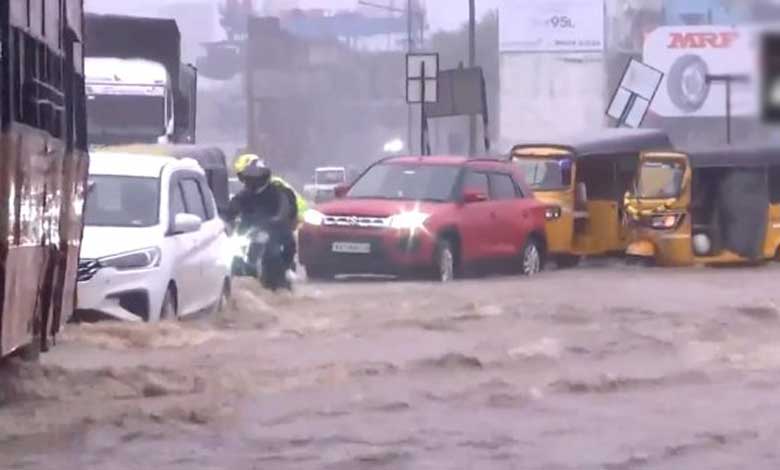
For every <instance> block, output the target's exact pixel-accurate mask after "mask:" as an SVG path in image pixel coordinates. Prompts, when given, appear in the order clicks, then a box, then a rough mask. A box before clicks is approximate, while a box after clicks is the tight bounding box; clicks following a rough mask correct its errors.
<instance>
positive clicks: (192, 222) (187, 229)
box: [173, 214, 203, 234]
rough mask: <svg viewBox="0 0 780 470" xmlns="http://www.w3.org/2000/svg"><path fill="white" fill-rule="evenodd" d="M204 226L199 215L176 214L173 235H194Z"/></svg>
mask: <svg viewBox="0 0 780 470" xmlns="http://www.w3.org/2000/svg"><path fill="white" fill-rule="evenodd" d="M201 225H203V220H201V218H200V217H198V216H197V215H192V214H176V217H174V219H173V233H174V234H181V233H193V232H197V231H198V230H200V227H201Z"/></svg>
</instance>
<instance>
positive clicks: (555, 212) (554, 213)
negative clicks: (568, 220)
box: [544, 206, 561, 220]
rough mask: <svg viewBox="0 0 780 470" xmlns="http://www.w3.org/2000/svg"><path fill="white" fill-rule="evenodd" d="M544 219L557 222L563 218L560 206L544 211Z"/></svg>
mask: <svg viewBox="0 0 780 470" xmlns="http://www.w3.org/2000/svg"><path fill="white" fill-rule="evenodd" d="M544 218H545V219H547V220H555V219H560V218H561V208H560V207H558V206H553V207H548V208H547V209H545V211H544Z"/></svg>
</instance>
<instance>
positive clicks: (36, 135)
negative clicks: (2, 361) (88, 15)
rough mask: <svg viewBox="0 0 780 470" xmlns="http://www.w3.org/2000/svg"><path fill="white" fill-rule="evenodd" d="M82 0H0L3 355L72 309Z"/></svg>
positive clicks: (79, 192) (41, 334)
mask: <svg viewBox="0 0 780 470" xmlns="http://www.w3.org/2000/svg"><path fill="white" fill-rule="evenodd" d="M83 16H84V13H83V0H24V1H22V0H19V1H17V0H14V1H2V2H0V50H1V51H2V55H1V57H0V61H2V66H1V67H0V95H1V96H0V201H5V202H4V203H1V204H0V358H2V357H6V356H10V355H20V356H22V357H26V358H32V359H35V358H37V356H38V354H39V353H40V352H41V351H46V350H47V349H48V347H49V345H50V344H51V343H52V340H53V339H54V337H55V335H56V334H57V333H58V332H59V331H60V329H61V327H62V325H63V324H64V323H65V322H66V321H67V320H68V319H69V317H70V315H71V314H72V312H73V309H74V304H75V295H76V279H77V277H78V268H79V267H78V257H79V249H80V243H81V233H82V213H83V206H84V195H85V188H86V183H87V172H88V169H89V155H88V153H87V123H86V101H85V94H84V64H83V53H82V50H83V42H82V41H83V37H84V35H83V31H82V24H83Z"/></svg>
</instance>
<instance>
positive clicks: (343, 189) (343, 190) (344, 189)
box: [333, 184, 349, 199]
mask: <svg viewBox="0 0 780 470" xmlns="http://www.w3.org/2000/svg"><path fill="white" fill-rule="evenodd" d="M348 192H349V185H347V184H340V185H338V186H336V187H335V188H333V195H334V196H336V198H337V199H341V198H343V197H344V196H346V195H347V193H348Z"/></svg>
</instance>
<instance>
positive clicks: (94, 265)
mask: <svg viewBox="0 0 780 470" xmlns="http://www.w3.org/2000/svg"><path fill="white" fill-rule="evenodd" d="M204 175H205V174H204V172H203V170H202V169H201V167H200V166H199V165H198V164H197V162H196V161H195V160H191V159H176V158H172V157H162V156H147V155H138V154H121V153H93V154H92V155H91V157H90V168H89V184H88V188H87V196H86V201H87V202H86V206H85V213H84V224H85V227H84V238H83V240H82V246H81V259H80V262H79V273H78V279H79V284H78V298H77V312H76V313H77V316H79V317H82V318H88V317H97V318H100V317H105V316H109V317H114V318H117V319H122V320H130V321H157V320H159V319H161V318H163V319H164V318H175V317H178V316H184V315H188V314H192V313H195V312H199V311H203V310H206V309H210V308H217V307H219V306H221V303H222V301H223V299H224V298H225V296H226V295H228V293H229V291H230V277H229V276H230V270H229V265H228V258H229V257H227V256H225V254H226V250H229V248H228V244H227V235H226V234H225V226H224V224H223V222H222V220H220V219H219V217H218V216H217V210H216V204H215V202H214V197H213V196H212V194H211V191H210V190H209V187H208V184H207V182H206V178H205V176H204Z"/></svg>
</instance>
